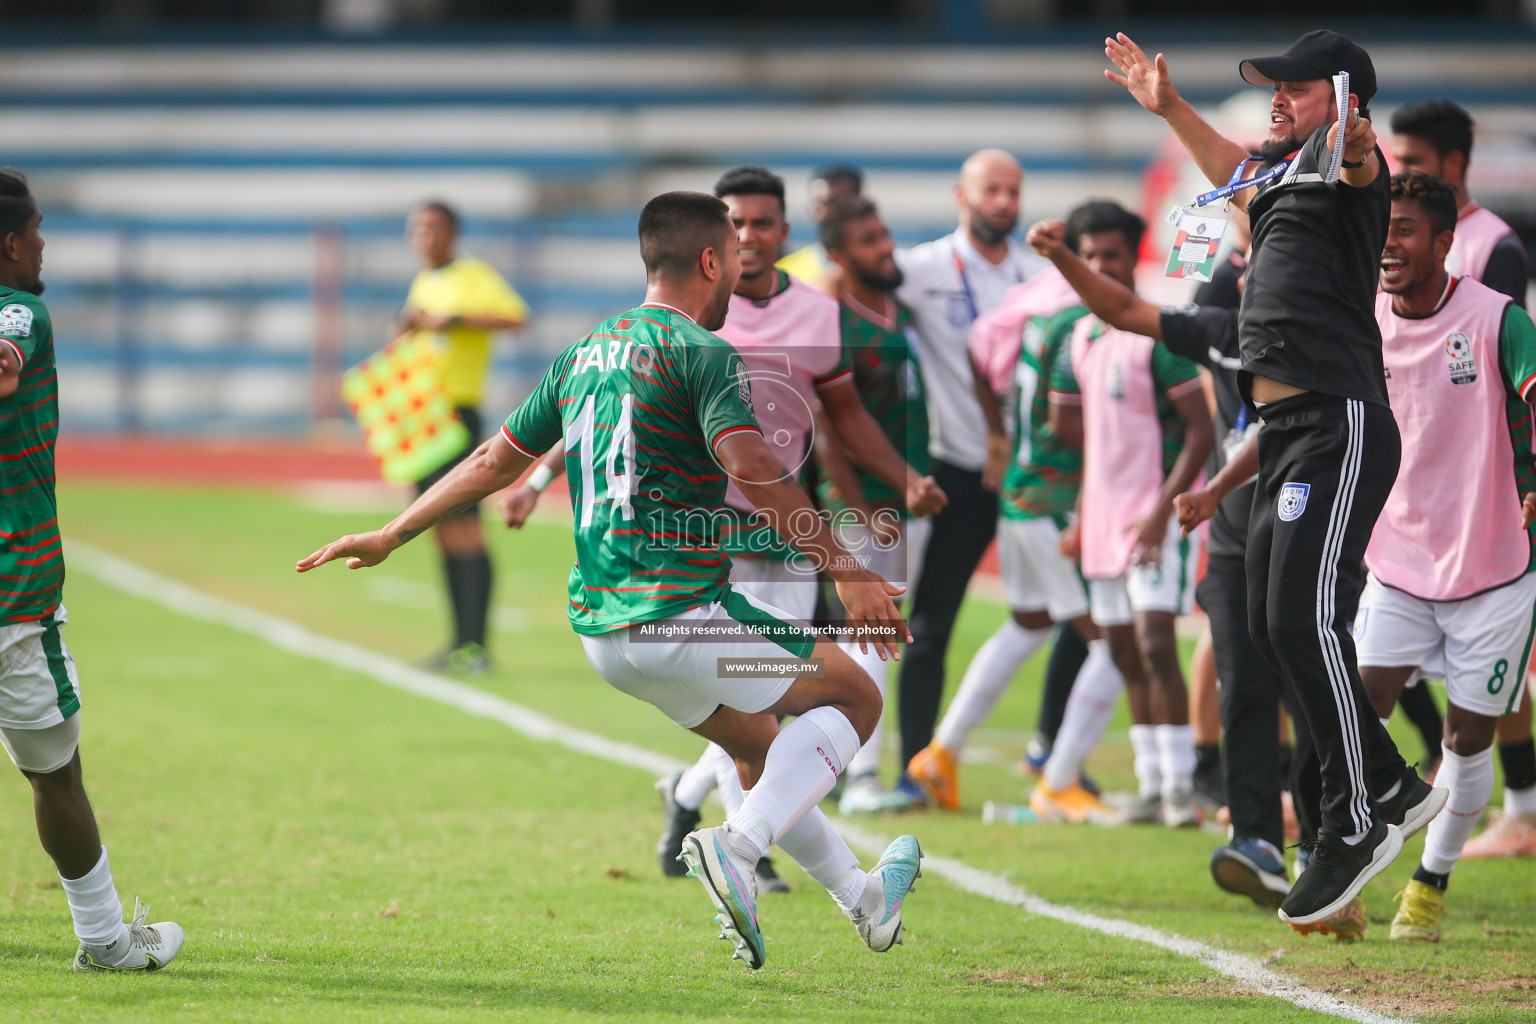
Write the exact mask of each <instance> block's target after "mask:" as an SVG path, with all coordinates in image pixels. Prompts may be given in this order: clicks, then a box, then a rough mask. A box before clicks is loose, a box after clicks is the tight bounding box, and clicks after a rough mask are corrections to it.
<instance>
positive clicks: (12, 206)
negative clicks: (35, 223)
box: [0, 167, 37, 238]
mask: <svg viewBox="0 0 1536 1024" xmlns="http://www.w3.org/2000/svg"><path fill="white" fill-rule="evenodd" d="M36 212H37V200H35V199H33V198H32V189H31V188H30V187H28V185H27V176H26V175H25V174H22V173H21V172H20V171H18V170H16V169H15V168H14V167H0V238H4V237H5V236H6V235H19V234H21V233H22V232H23V231H26V230H27V224H28V222H30V221H31V220H32V215H33V214H34V213H36Z"/></svg>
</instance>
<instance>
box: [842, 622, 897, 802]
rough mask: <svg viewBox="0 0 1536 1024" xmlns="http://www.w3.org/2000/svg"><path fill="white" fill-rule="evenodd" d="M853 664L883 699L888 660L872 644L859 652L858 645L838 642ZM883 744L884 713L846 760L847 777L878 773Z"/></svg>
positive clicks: (888, 668) (886, 683) (886, 681)
mask: <svg viewBox="0 0 1536 1024" xmlns="http://www.w3.org/2000/svg"><path fill="white" fill-rule="evenodd" d="M838 646H839V647H841V648H842V649H843V650H844V651H845V652H847V654H848V657H850V658H852V659H853V661H854V664H856V665H858V666H859V668H862V669H863V670H864V671H865V672H868V673H869V678H871V679H873V680H874V681H875V689H877V690H879V691H880V698H881V699H882V700H884V699H885V689H886V686H887V685H888V673H889V670H890V664H891V663H890V662H888V661H881V660H880V655H878V654H876V653H875V648H874V645H872V644H871V645H870V648H869V650H867V651H864V652H860V651H859V645H858V644H855V643H848V642H843V643H839V644H838ZM884 745H885V715H883V714H882V715H881V716H880V721H878V722H876V723H875V731H874V732H872V733H870V735H869V742H868V743H865V744H864V745H863V746H862V747H860V748H859V752H858V753H857V754H854V755H853V760H852V761H849V762H848V777H849V778H850V779H854V778H858V777H859V776H860V775H872V774H878V773H879V771H880V754H881V751H882V748H883V747H884Z"/></svg>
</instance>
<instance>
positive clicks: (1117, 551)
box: [1072, 316, 1199, 580]
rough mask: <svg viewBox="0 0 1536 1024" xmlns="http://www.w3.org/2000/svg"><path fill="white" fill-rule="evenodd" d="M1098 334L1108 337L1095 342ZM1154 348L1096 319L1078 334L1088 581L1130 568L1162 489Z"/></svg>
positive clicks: (1081, 324)
mask: <svg viewBox="0 0 1536 1024" xmlns="http://www.w3.org/2000/svg"><path fill="white" fill-rule="evenodd" d="M1096 331H1102V333H1100V334H1098V335H1097V336H1096V337H1095V332H1096ZM1154 344H1156V343H1155V342H1154V341H1153V340H1152V339H1151V338H1148V337H1144V336H1143V335H1140V334H1131V333H1129V332H1126V331H1121V330H1116V329H1115V328H1113V327H1106V326H1105V325H1104V323H1103V321H1101V320H1099V319H1098V318H1096V317H1092V316H1087V317H1084V318H1083V319H1082V320H1079V321H1078V322H1077V326H1076V327H1074V328H1073V330H1072V371H1073V373H1074V374H1075V375H1076V377H1077V384H1078V389H1079V390H1080V391H1081V392H1082V398H1083V491H1082V545H1083V575H1084V576H1085V577H1087V578H1088V579H1093V580H1104V579H1114V578H1115V577H1117V576H1122V575H1124V574H1125V572H1126V571H1127V570H1128V569H1129V568H1130V564H1131V556H1132V554H1134V552H1135V548H1136V532H1137V529H1138V527H1139V526H1140V524H1141V521H1142V520H1143V519H1145V518H1146V517H1147V514H1148V513H1149V512H1151V511H1152V507H1153V506H1154V505H1156V504H1157V494H1158V491H1160V490H1161V489H1162V486H1163V429H1162V423H1161V421H1160V420H1159V419H1158V414H1157V398H1158V395H1157V386H1156V383H1155V382H1154V380H1153V378H1152V346H1153V345H1154ZM1195 386H1197V387H1198V386H1199V384H1198V382H1195Z"/></svg>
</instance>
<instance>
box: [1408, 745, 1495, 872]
mask: <svg viewBox="0 0 1536 1024" xmlns="http://www.w3.org/2000/svg"><path fill="white" fill-rule="evenodd" d="M1440 758H1441V760H1440V771H1439V773H1438V774H1436V775H1435V785H1436V786H1437V787H1438V786H1444V787H1445V788H1446V789H1448V790H1450V791H1451V795H1450V797H1449V799H1447V800H1446V801H1445V810H1443V811H1441V812H1440V813H1439V814H1437V815H1435V817H1434V820H1432V821H1431V822H1430V823H1429V828H1428V830H1426V832H1425V835H1424V856H1423V858H1422V859H1421V860H1420V861H1419V863H1420V864H1422V865H1423V866H1424V870H1425V871H1433V872H1434V873H1435V874H1437V875H1445V874H1449V873H1450V870H1451V868H1453V867H1455V866H1456V861H1457V859H1458V858H1460V857H1461V848H1462V847H1463V846H1465V845H1466V842H1467V839H1468V838H1469V837H1470V836H1471V835H1472V830H1473V829H1474V828H1476V827H1477V822H1478V819H1479V818H1481V817H1482V816H1483V812H1484V811H1485V810H1487V809H1488V798H1489V797H1491V796H1493V748H1492V747H1489V748H1488V749H1487V750H1484V751H1481V752H1479V753H1476V754H1470V755H1468V756H1466V757H1463V756H1461V755H1460V754H1453V753H1451V750H1450V748H1449V747H1447V746H1446V745H1445V744H1444V743H1442V744H1440Z"/></svg>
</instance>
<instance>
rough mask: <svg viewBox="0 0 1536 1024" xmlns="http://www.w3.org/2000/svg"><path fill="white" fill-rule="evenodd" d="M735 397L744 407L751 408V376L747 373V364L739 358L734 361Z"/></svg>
mask: <svg viewBox="0 0 1536 1024" xmlns="http://www.w3.org/2000/svg"><path fill="white" fill-rule="evenodd" d="M735 376H736V397H737V398H739V399H741V404H742V405H743V406H745V407H746V408H748V409H750V408H752V378H751V377H750V376H749V375H748V374H747V364H746V363H743V362H742V361H741V360H739V359H738V360H737V361H736V374H735Z"/></svg>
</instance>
